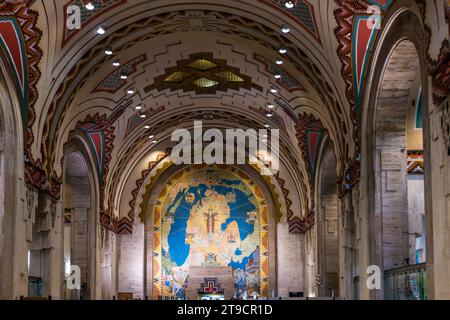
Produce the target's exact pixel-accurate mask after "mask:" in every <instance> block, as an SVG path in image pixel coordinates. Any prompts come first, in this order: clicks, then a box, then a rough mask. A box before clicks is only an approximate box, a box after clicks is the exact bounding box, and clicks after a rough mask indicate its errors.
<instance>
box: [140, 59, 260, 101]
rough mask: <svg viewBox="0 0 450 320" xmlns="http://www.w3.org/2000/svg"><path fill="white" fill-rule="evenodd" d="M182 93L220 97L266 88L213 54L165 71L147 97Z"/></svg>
mask: <svg viewBox="0 0 450 320" xmlns="http://www.w3.org/2000/svg"><path fill="white" fill-rule="evenodd" d="M155 89H156V90H158V91H159V92H160V91H164V90H166V89H169V90H170V91H178V90H182V91H183V92H195V93H196V94H216V92H227V91H229V90H235V91H240V90H241V89H247V90H251V89H256V90H258V91H262V88H261V87H260V86H258V85H256V84H254V83H252V79H251V78H250V77H248V76H246V75H243V74H241V73H240V71H239V69H238V68H235V67H231V66H228V65H227V62H226V61H225V60H222V59H215V58H214V56H213V54H212V53H196V54H191V55H190V56H189V58H188V59H183V60H180V61H178V62H177V65H176V66H174V67H171V68H168V69H166V70H165V73H164V74H162V75H160V76H158V77H156V78H155V79H154V83H153V84H151V85H149V86H147V87H146V88H145V93H149V92H150V91H152V90H155Z"/></svg>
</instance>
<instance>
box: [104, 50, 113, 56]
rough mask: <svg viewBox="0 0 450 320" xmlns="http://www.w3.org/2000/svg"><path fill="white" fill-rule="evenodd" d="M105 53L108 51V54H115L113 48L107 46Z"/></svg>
mask: <svg viewBox="0 0 450 320" xmlns="http://www.w3.org/2000/svg"><path fill="white" fill-rule="evenodd" d="M105 53H106V54H107V55H108V56H110V55H112V54H113V50H112V48H106V50H105Z"/></svg>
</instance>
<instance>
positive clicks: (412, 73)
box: [373, 40, 425, 299]
mask: <svg viewBox="0 0 450 320" xmlns="http://www.w3.org/2000/svg"><path fill="white" fill-rule="evenodd" d="M419 65H420V62H419V57H418V54H417V51H416V48H415V46H414V44H413V43H412V42H411V41H409V40H403V41H400V42H398V43H397V44H396V45H395V46H394V48H393V50H392V52H391V54H390V56H389V57H388V60H387V62H386V66H385V70H384V73H383V76H382V79H381V83H380V88H379V94H378V95H379V96H378V102H377V109H376V115H375V125H374V129H375V136H374V139H375V154H374V171H373V174H374V183H375V195H376V199H375V202H374V205H375V212H377V214H378V215H379V218H380V228H381V230H380V232H381V243H380V245H381V248H380V249H381V258H382V260H381V261H382V266H381V267H382V271H383V272H384V274H385V280H386V281H385V288H384V297H385V298H388V299H413V298H417V299H419V298H421V299H423V298H425V296H424V288H423V285H424V284H423V281H424V279H423V274H422V272H423V271H424V270H423V268H421V267H418V266H417V267H413V268H411V266H413V265H416V264H418V263H423V262H425V259H424V250H425V244H424V241H423V240H424V236H425V232H424V214H425V212H424V179H423V176H420V175H419V174H418V173H423V133H422V126H421V125H419V122H421V120H420V119H421V118H422V108H423V106H422V105H421V103H422V102H421V101H422V97H421V92H420V80H421V74H420V67H419ZM418 106H419V107H418ZM417 110H420V112H417ZM411 113H412V114H414V113H415V114H416V115H417V116H416V117H414V119H415V123H414V122H413V121H411V119H410V118H409V117H408V115H410V114H411ZM418 127H420V128H418ZM420 157H421V159H420ZM413 158H414V161H416V166H417V165H419V166H421V167H422V170H420V168H414V169H409V168H408V161H412V160H411V159H413ZM418 161H420V162H421V163H420V164H419V163H417V162H418ZM410 170H411V171H410ZM416 269H417V270H416Z"/></svg>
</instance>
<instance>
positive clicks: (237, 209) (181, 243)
mask: <svg viewBox="0 0 450 320" xmlns="http://www.w3.org/2000/svg"><path fill="white" fill-rule="evenodd" d="M252 188H253V189H255V187H254V186H253V187H252V186H249V185H248V184H246V183H244V182H243V180H242V179H240V178H239V177H238V176H236V175H234V174H233V173H231V172H228V171H225V170H213V169H204V170H200V171H193V172H189V173H188V174H185V175H183V176H182V177H181V178H179V179H177V180H175V179H172V180H171V181H170V186H168V188H167V190H166V191H165V196H164V198H163V199H160V201H161V209H162V210H161V212H162V214H161V219H160V231H161V234H160V235H161V251H160V261H161V275H160V277H161V279H160V284H161V289H160V290H161V291H162V292H161V293H162V295H163V296H174V297H177V298H183V297H185V289H186V286H187V284H188V281H189V269H190V267H192V266H195V267H231V268H232V269H233V271H234V273H233V274H234V277H235V292H237V293H239V292H240V293H243V292H247V293H248V294H253V293H254V292H256V293H258V294H261V272H260V271H261V235H262V234H261V224H260V221H261V219H260V216H261V209H262V207H263V208H264V214H267V210H266V209H265V201H264V199H263V198H262V196H261V195H260V192H259V191H258V192H257V193H258V194H259V197H257V196H255V194H254V190H253V191H252ZM264 220H266V219H264ZM262 232H264V231H262Z"/></svg>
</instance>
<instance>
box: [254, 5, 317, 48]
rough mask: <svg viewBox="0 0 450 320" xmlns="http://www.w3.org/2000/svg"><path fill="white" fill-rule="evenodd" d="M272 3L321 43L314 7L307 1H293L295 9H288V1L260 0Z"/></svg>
mask: <svg viewBox="0 0 450 320" xmlns="http://www.w3.org/2000/svg"><path fill="white" fill-rule="evenodd" d="M259 1H262V2H265V3H270V4H272V5H273V6H275V7H276V8H277V9H278V10H280V11H282V12H283V13H285V14H287V15H290V16H292V17H293V18H295V19H296V20H297V21H298V22H299V23H300V25H301V26H302V27H303V28H304V29H305V30H306V31H308V33H310V34H311V35H313V36H314V37H315V38H316V39H317V40H318V41H319V42H320V36H319V32H318V28H317V23H316V17H315V15H314V6H313V5H312V4H311V3H309V2H308V1H307V0H292V3H293V4H294V7H292V8H291V9H288V8H286V6H285V4H286V0H259Z"/></svg>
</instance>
